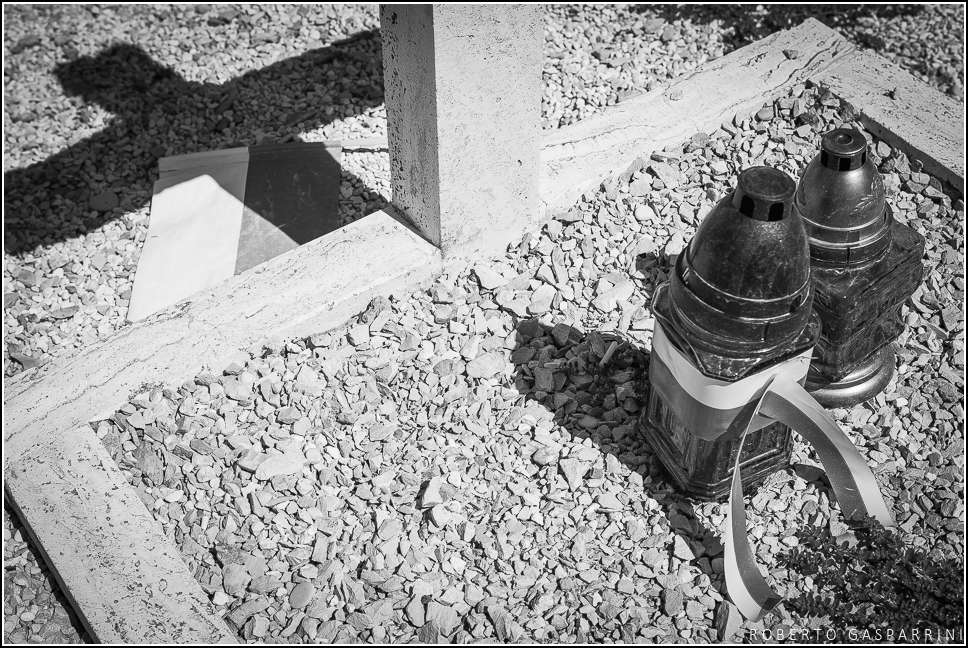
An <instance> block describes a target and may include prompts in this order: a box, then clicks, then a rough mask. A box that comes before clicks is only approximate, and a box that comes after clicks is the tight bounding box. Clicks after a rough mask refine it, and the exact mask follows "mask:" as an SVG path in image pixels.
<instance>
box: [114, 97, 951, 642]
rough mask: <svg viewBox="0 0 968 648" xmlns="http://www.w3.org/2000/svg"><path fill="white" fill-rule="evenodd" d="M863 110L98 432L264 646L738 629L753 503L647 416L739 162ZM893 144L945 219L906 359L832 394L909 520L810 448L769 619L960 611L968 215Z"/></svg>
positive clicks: (638, 184) (642, 172)
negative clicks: (686, 461)
mask: <svg viewBox="0 0 968 648" xmlns="http://www.w3.org/2000/svg"><path fill="white" fill-rule="evenodd" d="M843 123H850V115H848V114H846V113H845V110H844V109H843V108H842V107H841V106H840V103H839V101H838V100H837V99H836V98H834V97H831V96H829V95H827V96H819V95H818V94H817V92H816V90H814V89H805V88H802V87H801V88H798V89H796V90H794V92H793V93H792V94H791V95H790V96H789V97H784V98H782V99H779V100H778V101H777V102H775V103H774V104H771V105H768V106H765V107H764V108H763V109H762V110H760V111H758V112H757V113H756V114H755V115H753V116H750V117H747V118H745V119H740V118H738V119H734V120H733V122H732V123H727V124H724V125H723V127H722V128H721V129H719V130H717V131H716V132H715V133H712V134H708V135H702V134H700V135H696V136H695V137H693V138H692V139H690V140H689V141H688V142H687V143H685V145H684V146H683V147H681V148H678V149H676V150H669V151H665V152H663V153H662V154H656V155H653V156H652V158H651V159H649V160H644V161H642V163H641V165H640V168H638V169H635V170H633V171H632V172H631V173H628V174H625V175H624V176H623V177H622V178H619V179H616V180H613V181H611V182H608V183H605V184H604V185H603V186H602V187H601V190H600V191H598V192H596V193H595V194H594V195H591V196H586V197H584V198H583V200H582V201H581V202H580V203H579V204H578V205H577V206H576V207H575V209H573V210H572V211H571V212H569V213H568V214H566V215H564V216H562V217H561V218H560V219H558V220H555V221H553V222H551V223H549V224H547V225H546V226H545V227H544V228H543V229H542V230H541V231H540V232H539V233H535V234H532V235H526V236H525V237H524V238H523V240H522V241H521V242H520V243H518V244H515V245H512V246H511V248H510V249H509V251H508V253H507V254H506V255H504V256H502V257H498V258H496V259H493V260H491V261H488V262H483V263H481V264H479V265H478V266H476V267H475V268H474V269H472V270H453V271H451V272H450V273H449V274H446V275H445V276H443V277H441V278H440V280H439V281H437V282H436V283H435V284H434V285H433V286H432V287H431V288H430V289H428V290H426V291H422V292H418V293H416V294H414V295H412V296H409V297H406V298H403V299H401V300H398V301H392V302H391V301H387V300H383V299H380V300H375V301H374V302H373V303H371V305H370V307H369V308H368V309H367V310H366V311H365V312H364V313H362V314H361V315H360V316H359V317H358V318H356V319H355V320H354V321H353V322H351V323H350V324H349V325H348V326H347V327H345V328H343V329H339V330H336V331H332V332H328V333H322V334H319V335H314V336H310V337H308V338H307V339H296V340H269V341H267V342H266V343H265V344H260V345H256V346H255V347H253V348H251V349H249V350H247V351H245V352H241V353H239V355H238V357H237V358H236V359H235V360H233V361H232V362H231V364H230V365H229V366H227V367H215V368H211V369H212V370H209V369H204V370H202V371H201V372H200V373H199V374H198V375H197V376H195V377H194V379H192V380H188V381H186V382H185V383H183V384H180V385H155V386H151V387H149V388H147V389H146V391H144V392H143V393H139V394H134V395H132V396H131V397H130V398H129V400H128V402H127V403H126V404H125V405H124V406H123V407H121V408H120V410H119V411H118V412H117V413H116V414H115V415H114V416H113V417H112V418H111V419H108V420H105V421H102V422H100V423H99V424H98V425H97V426H96V430H97V434H98V435H99V436H100V437H101V438H102V439H103V441H104V443H105V444H106V446H107V447H108V448H109V450H110V451H111V453H112V455H113V456H114V457H115V458H116V460H117V461H118V463H119V465H120V466H121V467H122V468H123V469H124V470H126V471H128V473H129V474H130V475H131V479H132V483H133V484H134V485H135V487H136V488H137V489H138V491H139V493H140V494H141V496H142V498H143V499H144V501H145V503H146V505H148V507H149V508H150V509H151V510H152V512H153V513H154V515H155V516H156V518H157V519H158V520H159V522H160V523H161V524H162V525H163V526H164V528H165V529H166V531H167V532H168V533H169V534H170V535H171V537H172V538H174V539H175V541H176V542H177V543H178V545H179V547H180V548H181V550H182V552H183V555H184V556H185V559H186V561H187V563H188V564H189V565H190V568H191V569H192V570H193V571H194V573H195V575H196V577H197V579H198V581H199V582H200V583H201V585H202V587H203V588H204V589H205V590H206V591H207V592H208V593H209V594H210V595H211V597H212V601H213V604H214V605H215V606H216V607H217V608H218V609H219V610H220V611H221V613H223V614H224V615H225V616H226V618H227V619H228V621H229V623H230V624H231V625H232V626H233V627H234V628H236V629H237V630H238V632H239V634H240V636H241V637H242V638H243V639H245V640H250V641H276V640H283V641H289V642H314V643H315V642H332V641H337V642H338V641H345V640H350V641H357V640H361V641H374V642H384V641H393V642H404V641H414V640H420V641H426V642H434V641H437V640H446V641H451V642H466V641H473V640H488V641H495V640H496V641H516V640H523V641H541V642H552V641H553V642H569V643H570V642H586V641H588V642H599V641H619V640H622V641H632V640H639V639H642V640H652V641H658V640H662V641H678V640H688V641H712V640H715V639H716V638H717V636H718V633H719V630H718V629H717V628H718V626H722V627H723V628H724V629H725V630H724V631H725V632H727V633H728V632H734V631H735V630H736V629H737V628H738V626H739V625H740V624H739V619H737V617H736V612H735V610H734V609H732V608H731V606H730V605H729V604H727V603H725V602H724V601H723V598H722V595H721V592H722V590H723V575H722V569H723V568H722V545H721V544H720V538H721V533H722V529H723V525H724V522H725V506H724V505H722V504H711V503H695V502H692V501H690V500H687V499H685V498H682V497H681V496H679V495H677V494H676V492H675V491H674V489H673V488H672V487H671V485H670V483H669V481H668V480H667V478H666V476H665V474H664V473H663V471H662V469H661V467H660V466H659V465H658V464H657V462H656V460H655V458H654V456H653V453H652V451H651V450H650V448H649V447H648V446H647V445H646V444H645V443H644V441H643V440H642V438H641V436H640V435H639V434H638V432H637V429H636V420H637V417H638V416H639V414H640V407H641V403H642V402H643V397H644V392H645V390H646V389H647V388H648V387H647V382H648V379H647V367H648V349H649V346H650V345H649V341H650V338H651V330H652V327H653V325H654V320H653V318H652V315H651V312H650V309H649V302H648V299H649V297H650V296H651V294H652V292H653V290H654V288H655V286H656V285H657V283H658V282H660V281H661V280H663V279H664V278H665V277H666V276H667V275H668V272H669V268H670V264H671V259H672V257H673V256H674V255H675V254H677V253H678V252H680V251H681V250H682V248H683V245H684V242H685V241H686V240H687V239H688V238H689V237H690V236H691V234H692V232H693V231H694V229H695V226H696V225H697V224H698V222H699V221H700V220H701V218H702V217H703V215H704V214H705V213H706V212H707V211H708V210H709V208H710V207H711V206H712V204H713V202H714V201H715V200H717V199H718V198H719V197H720V196H721V195H723V194H724V193H725V192H726V191H728V190H729V188H730V183H731V182H733V179H734V177H735V173H736V172H737V171H738V170H739V169H741V168H745V167H748V166H751V165H755V164H770V165H774V166H778V167H780V168H783V169H786V170H788V171H789V172H791V173H793V174H798V172H799V171H800V170H801V169H802V168H803V166H804V165H805V164H806V162H807V161H808V160H809V159H810V158H811V157H812V156H813V155H815V154H816V143H817V142H818V141H819V135H820V133H822V132H824V131H826V130H828V129H829V128H832V127H834V126H838V125H841V124H843ZM873 151H874V152H873V156H874V158H875V161H876V162H877V163H878V164H879V165H880V167H881V169H882V170H883V171H884V172H885V184H886V186H887V188H888V192H889V194H890V196H891V200H892V204H893V205H894V207H895V213H896V214H897V217H898V218H899V219H900V220H901V221H903V222H907V223H908V224H910V225H911V226H912V227H914V228H915V229H917V230H918V231H920V232H921V233H923V234H924V236H925V237H926V239H927V242H928V243H927V252H926V255H925V263H926V266H927V270H926V277H925V281H924V284H923V285H922V287H921V288H919V290H918V291H917V293H915V295H914V297H913V298H912V299H911V300H910V302H909V304H908V305H906V306H905V307H904V310H903V317H904V318H905V322H906V323H907V327H906V329H905V331H904V333H903V334H902V336H901V338H900V345H901V350H900V352H899V359H898V375H897V377H896V378H895V379H894V380H893V381H892V383H891V384H890V385H889V387H888V388H887V390H886V391H885V392H884V393H883V394H881V395H879V396H877V397H876V398H875V399H873V400H872V401H870V402H868V403H865V404H863V405H858V406H856V407H854V408H851V409H849V410H847V409H838V410H834V411H833V413H834V415H835V416H836V418H837V419H838V421H839V422H840V424H841V425H842V426H843V427H844V429H845V430H846V431H847V432H848V434H849V436H850V437H851V438H852V440H853V441H854V442H855V443H856V444H857V445H858V447H859V448H860V450H861V452H862V453H863V454H864V456H865V457H866V458H867V460H868V461H869V462H870V464H871V465H872V466H873V467H874V469H875V473H876V475H877V478H878V481H879V483H880V485H881V488H882V490H883V492H884V493H885V496H886V497H887V499H888V501H889V503H890V506H891V508H892V510H893V511H894V513H895V515H896V516H897V519H898V523H899V525H900V526H899V530H898V531H897V533H896V534H891V535H884V534H883V533H882V532H880V531H879V530H878V529H865V528H861V529H858V530H851V529H849V528H848V527H847V525H845V524H844V522H843V520H842V518H841V516H840V513H839V507H837V506H836V505H831V502H830V497H831V496H830V492H829V487H828V486H827V485H826V483H825V481H824V477H823V476H822V472H821V471H820V470H819V469H818V468H817V467H816V465H817V462H816V458H815V457H814V455H813V452H812V450H811V449H810V448H809V447H808V446H806V445H805V444H804V443H803V442H802V441H800V440H799V438H798V440H797V444H796V447H795V451H794V461H793V463H794V467H793V468H792V469H790V470H786V471H782V472H779V473H776V474H774V475H773V476H772V477H771V478H770V479H769V480H768V482H767V483H766V484H765V485H764V486H763V487H762V488H760V489H759V491H758V492H756V493H755V494H753V495H751V497H750V498H749V508H748V511H749V517H750V527H751V529H752V533H753V537H754V538H755V542H756V551H757V553H758V555H759V556H760V558H761V559H762V560H763V561H764V563H765V564H766V565H768V566H769V567H770V573H771V575H772V578H773V580H774V582H775V583H776V584H777V586H778V587H779V589H780V591H781V592H783V593H784V594H785V595H786V597H787V601H786V602H785V603H784V604H782V606H781V607H780V608H779V609H778V611H777V613H776V614H775V615H774V616H772V617H770V619H768V620H767V621H766V622H759V623H748V622H747V623H744V624H743V625H742V627H743V628H744V629H745V630H746V631H754V630H759V631H765V630H769V631H770V633H771V634H770V635H769V636H777V635H778V634H779V633H783V632H786V633H787V634H789V631H790V630H791V629H793V628H812V627H826V626H827V625H831V624H834V625H835V627H837V628H840V629H842V631H843V632H847V631H848V630H854V631H857V632H863V631H865V630H866V631H872V629H874V628H877V627H879V626H880V625H881V624H884V623H887V624H892V626H893V627H896V628H901V627H921V626H923V625H930V626H931V627H939V626H940V627H957V626H960V623H961V618H962V617H961V615H962V612H961V607H962V606H961V601H962V599H963V590H962V589H961V584H960V580H958V578H959V577H958V575H959V574H960V573H961V572H962V565H963V559H962V556H963V553H964V536H963V522H962V518H963V516H964V478H963V470H964V459H963V457H964V440H963V437H962V435H961V433H960V427H961V424H962V422H963V420H964V410H963V405H962V403H961V393H962V390H963V388H964V379H963V370H964V360H963V351H964V321H963V317H962V314H961V310H960V306H958V304H960V303H961V301H962V300H963V298H964V275H963V269H962V267H961V263H960V255H961V254H962V253H963V250H964V224H963V221H964V205H963V203H962V202H961V201H960V200H958V201H956V204H954V205H952V202H951V199H950V198H949V196H947V195H945V194H944V193H943V192H942V191H940V190H939V188H940V184H939V183H938V181H937V180H935V179H933V178H931V177H930V176H928V175H926V174H924V173H923V172H921V171H920V170H919V169H918V168H917V167H918V165H917V164H914V165H913V167H912V163H911V162H910V161H909V160H907V158H906V157H905V156H904V155H903V154H901V153H899V152H897V151H894V150H892V149H891V147H890V146H888V145H887V144H886V143H884V142H876V141H875V144H874V149H873ZM852 548H855V549H854V550H852ZM818 556H822V557H823V558H824V560H823V561H821V560H818ZM844 565H850V566H852V569H851V570H848V571H847V573H848V574H857V576H856V578H853V579H848V580H846V581H845V577H844V573H845V572H844ZM899 565H904V567H903V568H902V567H901V566H899ZM875 569H877V570H878V571H874V570H875ZM882 577H883V579H884V580H883V581H881V580H880V579H881V578H882ZM905 588H907V589H905ZM905 591H907V592H908V593H907V594H905V593H904V592H905ZM899 592H900V593H899ZM932 597H936V598H932ZM841 638H843V636H841Z"/></svg>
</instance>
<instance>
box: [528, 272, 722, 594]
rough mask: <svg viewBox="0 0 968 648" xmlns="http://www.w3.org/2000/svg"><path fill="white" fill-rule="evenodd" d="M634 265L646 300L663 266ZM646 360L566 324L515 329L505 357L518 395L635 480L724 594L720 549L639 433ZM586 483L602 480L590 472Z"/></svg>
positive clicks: (615, 338) (625, 344)
mask: <svg viewBox="0 0 968 648" xmlns="http://www.w3.org/2000/svg"><path fill="white" fill-rule="evenodd" d="M636 265H637V267H638V269H639V270H640V271H641V272H642V274H644V275H645V276H646V277H647V280H646V286H645V290H646V293H647V294H649V295H651V293H652V291H653V290H654V287H655V285H656V284H657V283H658V281H657V280H658V279H659V269H660V268H661V267H664V266H663V264H662V262H661V261H660V260H659V259H657V258H656V257H655V256H654V255H642V256H641V257H639V258H638V259H637V260H636ZM666 269H667V268H666ZM649 359H650V353H649V349H648V348H645V347H643V346H642V345H641V344H639V343H637V342H635V341H634V340H632V339H631V338H630V337H629V336H628V335H625V334H620V333H616V332H607V331H606V332H598V331H592V332H588V333H586V332H583V331H580V330H578V329H576V328H574V327H571V326H569V325H567V324H556V325H554V326H547V325H545V324H542V323H541V322H539V321H538V320H537V319H525V320H521V321H519V322H518V325H517V345H516V348H515V350H514V351H513V352H512V354H511V361H512V363H513V364H514V368H515V373H514V378H515V386H516V387H517V389H518V392H519V393H521V394H523V395H525V396H526V397H527V398H529V399H530V400H531V401H533V402H537V403H539V404H541V405H542V406H544V407H545V408H546V409H547V410H548V411H550V412H552V413H553V414H554V420H555V422H556V423H558V424H559V425H561V426H562V427H564V428H565V430H566V431H567V434H568V435H569V436H570V437H571V438H572V439H573V440H575V441H578V442H581V441H582V440H584V439H590V440H591V441H592V443H594V444H595V445H596V446H598V449H599V450H600V451H601V452H602V453H603V454H604V455H606V456H607V455H612V456H613V457H614V458H615V459H617V460H618V461H620V462H622V463H624V464H625V465H626V466H628V468H629V469H630V470H631V471H632V472H634V473H638V474H639V475H641V476H642V477H643V480H644V485H643V488H644V490H646V491H647V492H648V494H649V496H650V497H651V498H653V499H655V500H656V501H657V502H658V503H659V504H660V506H661V507H662V509H663V513H664V514H665V519H666V520H665V521H666V522H667V523H668V527H669V529H671V530H672V531H673V532H674V533H676V534H677V535H679V536H681V537H682V538H683V539H684V540H686V542H687V543H688V544H689V546H690V547H691V548H692V551H693V552H694V554H695V557H696V558H695V560H692V561H688V562H691V563H692V564H693V565H695V566H697V567H698V568H699V569H701V570H702V571H703V572H704V573H705V574H706V575H707V576H708V577H709V579H710V581H711V583H712V585H713V587H714V588H716V589H717V590H718V591H720V592H721V593H724V592H725V585H724V582H723V576H722V573H721V570H720V572H719V573H717V571H716V569H714V567H713V565H712V561H713V560H714V559H716V558H721V557H722V552H723V547H722V544H721V543H720V541H719V539H718V537H717V536H716V533H715V532H714V531H713V530H712V529H709V528H707V527H706V526H705V525H704V524H703V523H702V522H701V521H700V520H699V519H697V517H696V516H695V514H694V513H693V508H692V500H690V499H689V498H687V497H685V496H683V495H681V494H680V493H679V492H678V491H677V489H676V487H675V486H674V482H673V480H672V477H671V476H670V475H669V474H668V473H667V472H666V470H665V468H664V467H663V466H662V464H661V462H660V461H659V460H658V457H657V456H656V455H655V453H654V452H653V450H652V448H651V447H650V446H649V444H648V443H647V442H646V441H645V439H644V437H643V436H642V435H641V434H640V432H639V428H638V419H639V416H640V415H641V413H642V412H641V410H640V408H642V407H644V405H645V403H646V402H647V397H648V389H649V382H648V376H649ZM606 465H607V463H606ZM585 477H586V479H594V478H596V477H601V476H600V475H595V474H594V472H589V473H587V474H586V475H585ZM606 515H610V514H606ZM680 559H681V558H680ZM671 560H672V558H671V556H670V563H671ZM666 567H668V565H667V566H666ZM657 571H662V570H661V569H659V570H657Z"/></svg>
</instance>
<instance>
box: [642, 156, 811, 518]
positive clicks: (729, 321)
mask: <svg viewBox="0 0 968 648" xmlns="http://www.w3.org/2000/svg"><path fill="white" fill-rule="evenodd" d="M795 191H796V183H795V182H794V180H793V179H792V178H790V176H788V175H787V174H785V173H783V172H782V171H779V170H777V169H773V168H770V167H755V168H751V169H747V170H745V171H743V172H742V173H741V174H740V176H739V180H738V183H737V187H736V190H735V191H734V192H732V193H731V194H730V195H727V196H726V197H725V198H723V199H722V200H720V201H719V203H717V204H716V205H715V207H713V209H712V210H711V211H710V212H709V214H708V215H707V216H706V217H705V219H704V220H703V221H702V223H701V225H700V226H699V228H698V230H697V231H696V234H695V236H694V237H693V238H692V241H691V242H690V243H689V245H688V246H687V248H686V249H685V250H684V251H683V252H682V254H680V255H679V256H678V258H677V260H676V264H675V269H674V271H673V273H672V276H671V278H670V281H669V282H667V283H665V284H662V285H661V286H660V287H659V288H658V290H657V291H656V293H655V296H654V298H653V311H654V312H655V317H656V330H655V335H654V338H653V350H652V356H651V360H650V368H649V378H650V383H651V390H650V394H649V400H648V406H647V407H646V409H645V411H644V412H643V414H642V416H641V426H640V427H641V430H642V432H643V434H644V435H645V437H646V439H647V440H648V441H649V442H650V444H651V445H652V447H653V449H654V450H655V451H656V453H657V455H658V456H659V458H660V460H661V461H662V463H663V464H664V465H665V467H666V469H667V470H668V471H669V472H670V473H671V474H672V476H673V478H674V479H675V481H676V482H678V484H679V486H680V488H681V489H682V490H683V491H685V492H686V493H687V494H689V495H693V496H696V497H699V498H702V499H721V498H723V497H725V496H726V495H727V494H728V493H729V491H730V479H731V476H732V472H733V467H734V464H735V465H738V466H740V468H741V473H742V484H743V486H744V487H745V488H748V487H750V486H752V485H754V484H757V483H759V482H761V481H762V480H763V479H764V478H765V477H766V476H768V475H769V474H770V473H772V472H774V471H776V470H780V469H783V468H785V467H786V466H787V465H788V464H789V459H790V450H791V438H790V428H789V427H787V426H786V425H784V424H782V423H779V422H776V421H773V420H772V419H769V418H765V417H759V416H758V417H757V418H756V419H754V422H753V424H752V425H751V427H750V429H749V432H748V433H747V435H746V441H745V443H744V444H743V445H742V455H741V456H740V457H739V459H740V461H739V462H738V464H737V463H736V458H737V456H736V453H737V450H738V449H739V447H740V441H741V439H740V433H741V432H742V431H743V430H733V429H731V426H733V425H734V424H735V419H736V417H735V411H734V412H733V413H732V414H733V415H732V416H730V415H729V414H728V412H726V411H725V409H728V407H726V405H724V406H723V407H724V408H725V409H722V408H721V409H719V410H716V409H712V410H709V409H707V410H706V411H704V412H703V414H702V416H697V417H696V418H695V419H694V420H692V421H689V420H685V419H686V418H688V416H689V414H690V413H692V412H694V411H696V410H697V409H699V408H694V407H692V404H691V403H689V402H683V400H686V401H688V399H689V395H688V394H687V393H686V392H688V391H689V390H688V385H684V384H682V383H683V379H682V378H681V376H683V375H687V374H695V376H696V379H697V380H698V381H704V382H706V383H710V384H712V385H713V388H715V387H716V385H718V384H723V385H728V384H733V383H738V382H739V381H741V380H743V379H744V378H746V377H748V376H751V375H753V374H757V375H763V373H764V372H767V373H768V372H769V370H770V368H771V367H781V366H783V367H786V366H789V364H790V361H791V360H792V359H797V360H800V365H799V366H800V367H802V373H801V375H799V376H795V377H793V380H794V381H802V379H803V375H805V374H806V364H807V363H808V362H809V357H810V348H811V347H812V346H813V345H814V343H815V342H816V339H817V336H818V335H819V332H820V323H819V320H818V318H817V316H816V315H815V314H813V312H812V310H811V302H812V301H813V287H812V285H811V282H810V252H809V247H808V244H807V234H806V232H805V230H804V228H803V224H802V222H801V220H800V217H799V216H798V215H797V213H796V210H795V209H794V207H793V201H794V193H795ZM674 364H677V365H678V369H677V367H676V366H671V365H674ZM686 365H688V366H686ZM784 371H785V369H784ZM713 405H716V404H713ZM727 405H728V404H727ZM743 405H745V406H747V407H755V406H756V402H755V400H751V401H750V402H749V403H743ZM716 412H719V414H716ZM740 418H742V417H740Z"/></svg>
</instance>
